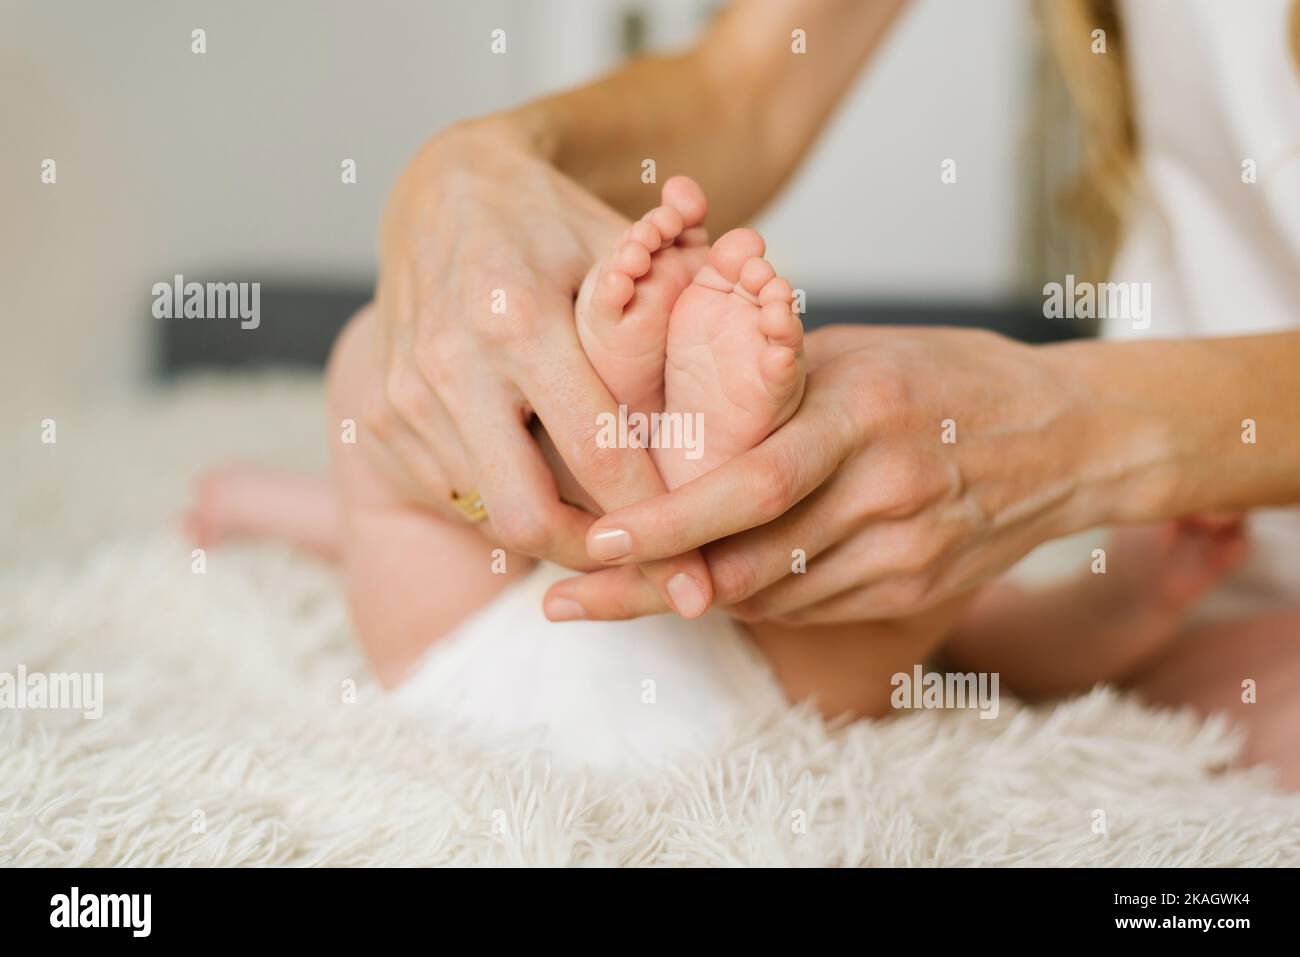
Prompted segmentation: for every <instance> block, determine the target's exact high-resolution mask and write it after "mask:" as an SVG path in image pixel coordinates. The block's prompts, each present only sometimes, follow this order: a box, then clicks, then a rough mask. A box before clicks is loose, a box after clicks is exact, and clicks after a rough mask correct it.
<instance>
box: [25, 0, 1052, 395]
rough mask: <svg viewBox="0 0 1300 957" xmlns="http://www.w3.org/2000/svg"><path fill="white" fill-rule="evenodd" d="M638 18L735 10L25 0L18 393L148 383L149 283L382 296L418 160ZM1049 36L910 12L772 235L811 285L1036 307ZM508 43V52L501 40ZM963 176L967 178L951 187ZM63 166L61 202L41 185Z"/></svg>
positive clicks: (774, 213) (672, 24)
mask: <svg viewBox="0 0 1300 957" xmlns="http://www.w3.org/2000/svg"><path fill="white" fill-rule="evenodd" d="M864 2H865V0H864ZM628 6H640V7H642V8H643V9H644V10H645V11H646V15H647V18H648V19H647V27H648V30H647V32H648V36H649V38H650V39H651V41H652V43H653V44H655V45H673V44H677V43H680V42H683V41H685V40H686V39H688V38H689V37H690V36H691V35H692V34H693V32H694V31H695V30H696V29H697V28H698V25H699V24H700V23H701V22H702V20H703V18H704V16H705V11H706V10H707V9H709V8H712V7H714V6H716V4H711V3H706V2H703V0H654V2H644V3H641V4H637V3H635V2H634V0H628V2H619V0H477V2H473V3H462V2H451V0H443V2H424V3H414V2H399V0H382V2H375V0H368V2H349V0H277V2H275V3H268V2H262V0H226V2H222V3H216V2H197V0H196V2H186V0H179V2H178V0H149V2H135V3H111V4H110V3H100V2H93V0H77V2H68V3H47V2H42V0H3V2H0V137H2V139H0V329H3V330H4V340H3V342H4V348H3V349H0V377H2V381H3V382H4V383H5V385H4V388H5V389H6V390H7V391H15V390H17V391H23V392H29V393H36V394H38V395H39V394H45V393H49V394H51V395H60V394H67V393H69V392H79V393H86V394H91V395H94V394H97V390H101V389H104V388H110V387H115V386H123V385H126V384H129V383H131V382H133V381H138V379H139V378H140V376H141V375H142V374H143V371H144V370H145V369H146V368H147V365H148V361H149V348H150V342H151V336H152V334H153V333H154V332H155V331H156V330H155V329H154V328H153V326H152V324H151V321H150V317H149V316H148V313H147V304H148V301H149V288H150V286H151V285H152V284H153V283H154V282H157V281H161V280H166V279H167V278H168V277H170V276H171V275H172V274H173V273H174V272H185V273H187V274H189V275H190V277H191V278H196V279H202V280H206V279H214V280H215V279H223V280H224V279H234V280H257V279H263V280H269V279H272V278H275V277H280V276H285V275H293V276H299V277H303V278H311V277H321V278H326V279H355V280H358V281H365V280H367V279H368V278H370V277H372V276H373V273H374V268H375V259H376V256H375V244H376V227H377V224H378V220H379V215H380V212H381V209H382V206H383V202H384V199H385V196H386V195H387V192H388V189H389V188H390V186H391V184H392V182H393V180H394V178H395V177H396V175H397V173H398V171H399V170H400V169H401V167H402V165H403V164H404V162H405V161H406V159H407V158H408V157H409V155H410V154H411V152H412V151H413V150H414V149H415V147H416V146H417V145H418V144H419V143H420V142H421V141H422V140H423V139H424V138H426V137H427V136H428V135H429V134H430V133H431V132H433V131H435V130H437V129H438V128H440V127H442V126H444V125H446V124H447V123H449V122H451V121H453V120H455V119H458V118H462V117H465V116H470V115H474V114H477V113H481V112H484V111H487V110H492V109H497V108H500V107H502V106H505V105H507V104H509V103H512V102H515V101H517V100H519V99H522V98H525V97H530V96H534V95H537V94H538V93H541V92H547V91H551V90H554V89H558V88H561V87H563V86H566V85H569V84H571V83H574V82H578V81H581V80H583V79H584V78H586V77H588V76H590V75H591V74H592V73H594V72H597V71H600V70H602V69H605V68H608V67H609V66H611V65H612V64H613V63H615V62H616V61H617V59H618V57H619V38H620V24H621V17H622V13H623V11H624V9H625V8H626V7H628ZM1027 17H1028V12H1027V6H1026V3H1025V2H1024V0H981V2H979V3H971V2H968V0H917V2H915V3H914V6H913V9H912V10H911V11H909V13H908V14H907V15H906V17H905V19H904V21H903V22H902V24H901V26H900V27H899V28H898V29H897V30H896V32H895V34H894V36H893V38H892V40H891V42H890V43H889V45H888V46H887V48H886V49H885V50H884V51H883V54H882V55H881V56H880V57H878V58H877V61H876V63H875V65H874V67H873V68H872V69H871V70H870V71H869V74H868V76H867V79H866V80H865V82H864V83H862V84H861V85H860V88H859V89H858V90H856V91H855V92H854V93H853V94H852V95H851V97H850V99H849V101H848V102H847V103H846V104H845V107H844V109H843V110H842V112H841V114H840V115H839V116H838V118H837V119H836V121H835V123H834V125H833V127H832V129H831V130H830V131H829V132H828V134H827V135H826V136H825V137H824V139H823V140H822V141H821V143H820V144H819V146H818V148H817V150H816V154H815V155H814V157H813V159H812V162H810V163H809V164H808V166H807V167H806V168H805V169H804V170H803V171H802V173H801V174H800V176H799V177H798V178H797V180H796V181H795V182H794V183H793V184H792V186H791V188H790V189H789V190H787V192H786V193H785V195H784V196H783V197H782V198H781V199H780V201H779V202H778V203H777V204H776V205H775V206H774V208H773V209H772V210H770V211H769V213H768V214H767V215H766V216H765V217H764V218H763V220H762V221H761V223H759V224H758V225H760V227H761V228H764V229H765V230H766V231H767V232H768V239H769V248H770V250H771V254H772V256H773V257H774V258H775V259H776V260H777V262H778V263H779V265H780V266H781V268H782V269H784V270H785V271H787V272H788V273H789V274H791V275H792V276H794V277H795V278H796V280H797V282H798V284H801V285H805V286H814V287H816V288H817V289H819V290H821V291H829V292H833V293H835V294H840V295H844V296H862V297H865V296H871V297H877V298H881V297H885V298H922V297H925V298H935V297H942V298H951V299H975V300H992V299H998V298H1002V297H1005V296H1007V295H1009V294H1010V293H1011V292H1012V291H1013V290H1014V289H1015V287H1016V282H1017V275H1018V272H1017V262H1016V223H1017V217H1018V202H1019V199H1020V189H1019V186H1018V182H1019V173H1018V166H1017V162H1016V157H1017V154H1018V150H1019V146H1020V139H1021V135H1020V129H1021V120H1022V116H1023V113H1024V108H1025V106H1024V104H1025V101H1026V97H1027V95H1028V91H1027V90H1026V89H1025V77H1026V76H1027V75H1028V73H1027V71H1028V62H1029V56H1030V51H1029V32H1028V30H1027V27H1026V20H1027ZM498 26H503V27H505V28H507V30H508V35H509V43H510V48H509V49H510V53H509V54H508V55H507V56H505V57H499V56H493V55H491V54H490V52H489V49H488V38H489V34H490V32H491V30H492V29H493V28H495V27H498ZM195 28H203V29H204V30H206V33H207V52H206V53H205V54H203V55H195V54H193V53H191V49H190V46H191V30H193V29H195ZM813 42H815V38H814V41H813ZM949 157H951V158H954V159H956V160H957V162H958V183H957V185H955V186H943V185H941V184H940V181H939V164H940V162H941V161H942V160H943V159H945V158H949ZM46 158H52V159H54V160H55V161H56V162H57V174H58V181H57V183H56V184H55V185H45V184H42V183H41V181H40V169H41V163H42V161H43V160H44V159H46ZM344 158H352V159H355V160H356V162H357V164H358V182H357V184H356V185H354V186H347V185H343V184H342V183H341V182H340V177H339V172H340V163H341V162H342V160H343V159H344ZM156 321H157V320H153V322H156Z"/></svg>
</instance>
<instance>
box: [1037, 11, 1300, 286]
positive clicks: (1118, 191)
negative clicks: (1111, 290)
mask: <svg viewBox="0 0 1300 957" xmlns="http://www.w3.org/2000/svg"><path fill="white" fill-rule="evenodd" d="M1039 9H1040V14H1041V17H1042V21H1043V29H1044V36H1045V39H1046V41H1047V44H1048V47H1049V49H1050V50H1051V52H1052V54H1053V57H1054V59H1055V62H1056V64H1057V67H1058V69H1059V71H1060V74H1061V77H1062V79H1063V80H1064V83H1065V87H1066V89H1067V91H1068V93H1069V96H1070V99H1071V100H1072V101H1073V103H1074V105H1075V108H1076V109H1077V111H1078V113H1079V119H1080V121H1081V124H1082V126H1083V146H1082V157H1081V164H1080V168H1079V171H1078V176H1077V177H1076V179H1075V180H1074V182H1073V183H1072V184H1071V185H1070V186H1069V187H1067V188H1066V190H1065V191H1064V194H1063V195H1062V197H1061V200H1062V203H1063V206H1064V209H1063V211H1064V213H1065V214H1066V216H1067V217H1068V218H1069V219H1070V220H1071V221H1072V222H1076V223H1078V224H1080V225H1082V226H1083V227H1084V230H1085V231H1086V233H1087V238H1088V243H1087V247H1088V252H1087V255H1086V258H1087V261H1086V263H1085V264H1084V267H1085V271H1087V272H1089V273H1091V274H1092V275H1094V276H1097V277H1099V278H1101V277H1104V275H1105V273H1106V271H1107V270H1108V269H1109V267H1110V263H1111V260H1112V259H1113V258H1114V255H1115V251H1116V248H1117V247H1118V245H1119V239H1120V235H1121V233H1122V231H1123V228H1124V222H1125V217H1126V215H1127V212H1128V210H1129V208H1130V207H1131V205H1132V199H1133V196H1134V194H1135V193H1136V192H1137V191H1138V190H1140V189H1141V182H1140V178H1139V176H1138V173H1137V156H1138V150H1139V147H1140V145H1141V144H1140V143H1139V141H1138V135H1137V129H1136V125H1135V123H1134V116H1133V98H1132V90H1131V88H1130V79H1129V71H1128V66H1127V56H1128V51H1127V50H1126V49H1125V45H1124V31H1123V29H1122V24H1121V22H1120V16H1119V10H1118V2H1117V0H1042V2H1041V3H1040V7H1039ZM1094 30H1104V31H1105V44H1106V47H1105V50H1106V53H1105V55H1104V56H1099V55H1097V54H1095V53H1093V52H1092V46H1091V43H1092V37H1093V31H1094ZM1287 34H1288V39H1289V41H1290V48H1291V55H1292V58H1293V59H1294V60H1295V62H1296V66H1297V69H1300V0H1292V3H1291V13H1290V18H1289V22H1288V27H1287Z"/></svg>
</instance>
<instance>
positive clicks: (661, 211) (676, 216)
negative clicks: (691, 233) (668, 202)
mask: <svg viewBox="0 0 1300 957" xmlns="http://www.w3.org/2000/svg"><path fill="white" fill-rule="evenodd" d="M642 218H643V219H644V220H645V221H647V222H649V223H650V225H652V226H653V227H654V228H655V229H656V230H657V231H658V233H659V239H660V242H661V244H663V245H665V246H666V245H668V244H669V243H671V242H673V241H674V240H675V239H677V237H678V236H680V235H681V233H682V214H681V213H679V212H677V210H675V209H673V208H672V207H671V206H659V207H657V208H655V209H652V210H650V212H648V213H646V214H645V216H644V217H642Z"/></svg>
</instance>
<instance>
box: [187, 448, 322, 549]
mask: <svg viewBox="0 0 1300 957" xmlns="http://www.w3.org/2000/svg"><path fill="white" fill-rule="evenodd" d="M184 528H185V534H186V537H187V538H188V539H189V540H190V541H191V542H192V543H193V544H194V545H197V546H198V547H200V548H211V547H213V546H214V545H218V544H220V543H222V542H225V541H229V540H231V539H240V538H247V539H275V540H278V541H283V542H287V543H288V544H291V545H296V546H298V547H301V548H305V549H307V550H309V551H312V552H315V553H317V554H319V555H322V556H324V557H326V558H333V557H334V555H335V554H336V552H337V549H338V539H339V518H338V506H337V503H336V501H335V498H334V493H333V489H332V488H331V487H330V485H329V483H328V482H327V481H326V480H325V479H324V478H323V477H318V476H312V475H294V474H292V473H283V472H275V471H272V470H269V469H260V468H256V467H251V468H245V467H242V466H238V465H231V466H225V467H222V468H215V469H211V470H209V471H208V472H206V473H205V474H204V475H202V476H201V477H200V478H199V481H198V483H197V486H196V487H195V495H194V504H193V506H192V507H191V508H190V510H189V511H188V512H187V513H186V514H185V517H184Z"/></svg>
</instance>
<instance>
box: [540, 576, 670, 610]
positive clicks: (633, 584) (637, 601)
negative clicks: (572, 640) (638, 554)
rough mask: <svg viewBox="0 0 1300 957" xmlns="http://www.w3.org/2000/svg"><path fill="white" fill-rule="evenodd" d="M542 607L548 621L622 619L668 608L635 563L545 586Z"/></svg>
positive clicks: (657, 590) (656, 589)
mask: <svg viewBox="0 0 1300 957" xmlns="http://www.w3.org/2000/svg"><path fill="white" fill-rule="evenodd" d="M542 608H543V610H544V611H545V612H546V617H547V618H549V619H551V621H570V620H573V619H577V618H581V619H587V620H591V621H622V620H624V619H626V618H639V617H641V616H642V615H657V614H660V613H662V612H665V611H668V610H669V609H668V606H667V605H665V604H664V600H663V598H661V597H660V595H659V589H658V588H656V587H655V585H654V584H653V583H652V582H651V581H650V580H649V579H648V578H646V577H645V576H644V575H642V574H641V569H640V568H638V567H637V566H636V565H622V566H620V567H618V568H604V569H601V570H600V571H596V572H591V573H590V574H587V575H579V576H578V577H577V578H565V579H564V580H562V581H558V582H556V583H555V584H554V585H552V586H551V587H550V588H549V589H547V591H546V597H545V599H544V600H543V602H542Z"/></svg>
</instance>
